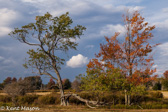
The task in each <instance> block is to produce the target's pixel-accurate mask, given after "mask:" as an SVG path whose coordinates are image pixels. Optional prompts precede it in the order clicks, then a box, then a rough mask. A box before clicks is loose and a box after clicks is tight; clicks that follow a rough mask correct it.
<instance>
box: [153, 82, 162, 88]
mask: <svg viewBox="0 0 168 112" xmlns="http://www.w3.org/2000/svg"><path fill="white" fill-rule="evenodd" d="M161 88H162V85H161V84H160V82H157V83H155V85H154V86H153V90H161Z"/></svg>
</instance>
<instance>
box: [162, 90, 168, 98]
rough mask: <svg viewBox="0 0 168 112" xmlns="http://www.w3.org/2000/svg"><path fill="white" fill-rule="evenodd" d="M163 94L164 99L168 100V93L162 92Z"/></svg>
mask: <svg viewBox="0 0 168 112" xmlns="http://www.w3.org/2000/svg"><path fill="white" fill-rule="evenodd" d="M161 92H162V94H163V97H164V98H166V99H168V91H161Z"/></svg>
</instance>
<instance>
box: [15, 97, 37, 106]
mask: <svg viewBox="0 0 168 112" xmlns="http://www.w3.org/2000/svg"><path fill="white" fill-rule="evenodd" d="M38 97H39V96H37V95H25V96H19V97H18V98H17V100H18V103H19V104H20V105H22V104H32V103H34V101H35V100H36V99H38Z"/></svg>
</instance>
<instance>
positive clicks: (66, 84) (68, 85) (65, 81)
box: [62, 79, 71, 89]
mask: <svg viewBox="0 0 168 112" xmlns="http://www.w3.org/2000/svg"><path fill="white" fill-rule="evenodd" d="M62 83H63V88H64V89H70V88H71V82H70V80H69V79H63V80H62Z"/></svg>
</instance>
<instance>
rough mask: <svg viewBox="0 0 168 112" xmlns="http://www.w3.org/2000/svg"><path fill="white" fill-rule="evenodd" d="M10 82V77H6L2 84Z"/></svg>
mask: <svg viewBox="0 0 168 112" xmlns="http://www.w3.org/2000/svg"><path fill="white" fill-rule="evenodd" d="M11 82H12V78H11V77H7V78H6V79H5V80H4V81H3V84H4V86H5V85H7V84H10V83H11Z"/></svg>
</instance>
